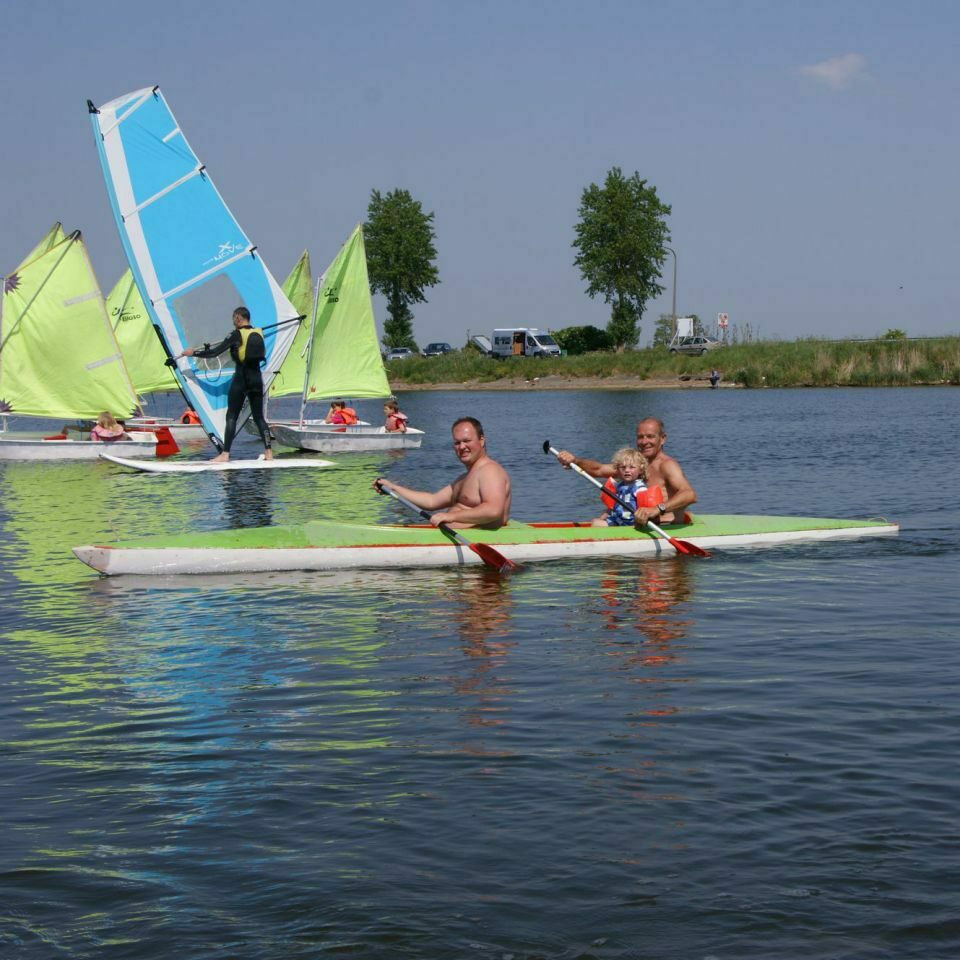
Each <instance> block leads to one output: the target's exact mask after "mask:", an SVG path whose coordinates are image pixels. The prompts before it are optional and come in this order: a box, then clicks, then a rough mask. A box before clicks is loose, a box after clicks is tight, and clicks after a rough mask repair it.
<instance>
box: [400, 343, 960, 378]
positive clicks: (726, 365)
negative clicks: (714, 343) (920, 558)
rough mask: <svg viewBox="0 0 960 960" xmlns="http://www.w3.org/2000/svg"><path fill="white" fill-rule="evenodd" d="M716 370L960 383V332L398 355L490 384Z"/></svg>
mask: <svg viewBox="0 0 960 960" xmlns="http://www.w3.org/2000/svg"><path fill="white" fill-rule="evenodd" d="M714 367H715V368H716V369H718V370H719V371H720V372H721V374H722V376H723V381H724V382H725V383H738V384H740V385H742V386H744V387H826V386H840V387H881V386H909V385H915V384H954V385H957V384H960V337H943V338H939V339H929V340H870V341H862V340H861V341H858V340H838V341H832V340H831V341H828V340H814V339H811V340H794V341H789V342H775V341H763V342H758V343H747V344H737V345H734V346H729V347H719V348H717V349H715V350H711V351H709V352H707V353H705V354H704V355H703V356H701V357H689V356H678V355H676V354H671V353H668V352H667V350H666V349H665V348H664V347H657V348H650V349H646V350H632V351H629V352H627V353H588V354H583V355H582V356H578V357H558V358H553V359H542V360H541V359H535V358H533V357H517V358H513V357H511V358H508V359H503V360H496V359H493V358H491V357H483V356H481V355H480V354H478V353H476V352H473V351H457V352H455V353H451V354H447V355H445V356H442V357H428V358H420V357H413V358H410V359H407V360H396V361H393V362H392V363H389V364H388V365H387V373H388V375H389V377H390V379H391V380H392V381H395V382H398V383H399V382H401V381H402V382H403V383H409V384H431V383H458V384H468V383H471V382H479V383H490V382H492V381H495V380H501V379H517V378H521V379H533V378H534V377H542V376H545V375H547V374H558V375H560V376H564V377H568V378H573V379H576V378H579V377H599V378H606V377H638V378H640V379H664V378H672V377H677V378H681V377H684V378H685V377H706V376H707V375H708V374H709V372H710V370H711V369H712V368H714Z"/></svg>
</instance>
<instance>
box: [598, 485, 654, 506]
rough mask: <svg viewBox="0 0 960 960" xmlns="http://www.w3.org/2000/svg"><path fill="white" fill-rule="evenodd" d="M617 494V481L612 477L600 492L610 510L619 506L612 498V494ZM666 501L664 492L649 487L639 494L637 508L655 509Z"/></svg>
mask: <svg viewBox="0 0 960 960" xmlns="http://www.w3.org/2000/svg"><path fill="white" fill-rule="evenodd" d="M616 492H617V481H616V480H614V479H613V477H610V478H609V479H608V480H607V482H606V483H605V484H604V485H603V489H602V490H601V491H600V499H601V500H602V501H603V505H604V506H605V507H606V508H607V509H608V510H612V509H613V508H614V507H615V506H616V505H617V501H616V500H614V499H613V497H612V496H611V494H614V493H616ZM666 499H667V498H666V497H665V496H664V495H663V491H662V490H661V489H660V488H659V487H658V486H657V485H656V484H654V485H653V486H652V487H647V489H646V490H641V491H640V492H639V493H637V507H638V508H640V507H655V506H657V504H660V503H663V501H664V500H666Z"/></svg>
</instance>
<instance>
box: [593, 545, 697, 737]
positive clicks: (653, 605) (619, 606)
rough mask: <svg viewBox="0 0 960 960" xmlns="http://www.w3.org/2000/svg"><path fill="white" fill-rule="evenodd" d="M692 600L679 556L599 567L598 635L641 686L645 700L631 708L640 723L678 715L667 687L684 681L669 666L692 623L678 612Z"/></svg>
mask: <svg viewBox="0 0 960 960" xmlns="http://www.w3.org/2000/svg"><path fill="white" fill-rule="evenodd" d="M692 598H693V575H692V572H691V564H690V561H689V560H688V559H686V558H684V557H665V558H662V559H659V560H649V561H645V562H643V563H639V564H632V563H622V562H611V563H608V564H607V565H606V569H605V570H604V571H603V574H602V577H601V580H600V594H599V596H598V598H597V604H596V606H595V613H596V614H597V616H598V617H599V619H600V620H601V622H602V624H603V632H602V633H599V634H598V637H599V638H600V642H601V643H602V644H603V646H604V648H605V653H606V654H607V656H609V657H611V658H613V659H614V661H615V663H616V670H617V671H618V672H622V673H625V674H626V675H627V679H628V681H629V682H630V683H637V684H644V688H645V690H646V695H645V699H644V701H643V703H642V704H640V705H639V707H638V709H637V715H638V716H639V718H640V722H641V723H642V724H643V725H644V726H650V725H655V724H656V723H658V722H659V721H658V720H657V719H655V718H659V717H667V716H671V715H673V714H676V713H679V709H680V708H679V707H678V706H677V704H676V703H675V702H674V700H673V691H674V690H675V689H676V685H677V684H682V683H687V682H689V681H688V680H687V679H686V678H684V677H679V676H677V675H676V674H675V672H674V671H673V670H672V669H671V668H676V667H678V666H680V665H682V664H683V663H684V662H685V656H684V651H685V649H686V647H685V645H684V644H683V640H684V639H685V638H686V636H687V633H688V631H689V630H690V629H691V628H692V627H693V626H694V624H695V621H694V620H693V619H692V618H690V617H684V616H681V615H680V614H681V609H682V608H683V606H684V605H685V604H686V603H687V602H688V601H690V600H692ZM678 608H680V609H678ZM636 634H639V635H640V637H641V638H642V639H641V640H640V642H639V643H638V641H637V638H636V636H635V635H636ZM635 709H636V708H635Z"/></svg>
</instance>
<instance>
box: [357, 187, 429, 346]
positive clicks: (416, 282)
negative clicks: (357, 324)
mask: <svg viewBox="0 0 960 960" xmlns="http://www.w3.org/2000/svg"><path fill="white" fill-rule="evenodd" d="M363 239H364V243H365V244H366V248H367V271H368V273H369V274H370V289H371V290H372V291H373V292H374V293H382V294H383V295H384V296H385V297H386V299H387V313H388V314H389V315H390V316H389V319H388V320H386V321H384V324H383V343H384V345H385V346H386V347H388V348H391V349H392V348H393V347H409V348H410V349H411V350H417V349H418V348H417V344H416V341H415V340H414V338H413V311H412V310H411V309H410V305H411V304H414V303H426V302H427V298H426V297H425V296H424V294H423V291H424V290H425V289H426V288H427V287H432V286H434V285H435V284H438V283H439V282H440V276H439V274H438V273H437V268H436V265H435V264H434V260H435V259H436V256H437V250H436V247H434V245H433V242H434V240H435V239H436V237H435V236H434V233H433V214H432V213H424V212H423V209H422V208H421V206H420V201H419V200H414V199H413V197H411V196H410V192H409V191H408V190H391V191H390V193H388V194H387V195H386V196H381V195H380V191H379V190H373V191H371V193H370V204H369V206H368V207H367V222H366V223H365V224H364V225H363Z"/></svg>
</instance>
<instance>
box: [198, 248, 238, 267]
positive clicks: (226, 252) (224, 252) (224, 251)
mask: <svg viewBox="0 0 960 960" xmlns="http://www.w3.org/2000/svg"><path fill="white" fill-rule="evenodd" d="M242 249H243V245H242V244H239V243H221V244H220V249H219V250H218V252H217V255H216V256H215V257H211V258H210V259H209V260H204V261H203V265H204V266H206V265H207V264H208V263H221V262H223V261H224V260H226V259H227V257H232V256H233V255H234V254H235V253H239V252H240V251H241V250H242Z"/></svg>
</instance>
